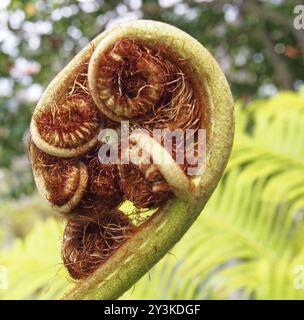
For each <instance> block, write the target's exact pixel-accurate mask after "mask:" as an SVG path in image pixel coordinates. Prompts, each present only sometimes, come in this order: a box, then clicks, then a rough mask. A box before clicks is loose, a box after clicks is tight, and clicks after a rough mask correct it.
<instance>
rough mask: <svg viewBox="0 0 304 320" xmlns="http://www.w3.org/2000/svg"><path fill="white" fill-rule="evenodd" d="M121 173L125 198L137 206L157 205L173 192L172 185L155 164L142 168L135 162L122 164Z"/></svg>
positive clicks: (148, 206) (121, 183) (121, 184)
mask: <svg viewBox="0 0 304 320" xmlns="http://www.w3.org/2000/svg"><path fill="white" fill-rule="evenodd" d="M119 174H120V186H121V190H122V191H123V193H124V196H125V198H126V199H127V200H130V201H132V202H133V204H134V205H135V207H137V208H150V207H157V206H158V205H159V204H161V203H162V202H164V201H166V200H167V199H168V198H169V196H170V194H171V190H170V187H169V186H168V185H167V183H166V181H165V180H164V178H163V177H162V175H161V174H160V172H159V171H158V170H157V168H156V167H155V166H154V165H147V166H142V167H141V169H140V168H139V167H138V166H136V165H134V164H125V165H120V166H119Z"/></svg>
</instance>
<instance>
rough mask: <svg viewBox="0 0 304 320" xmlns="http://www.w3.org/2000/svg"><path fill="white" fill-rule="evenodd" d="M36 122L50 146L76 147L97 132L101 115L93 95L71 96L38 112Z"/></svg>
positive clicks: (35, 117) (40, 132)
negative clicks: (90, 96) (91, 96)
mask: <svg viewBox="0 0 304 320" xmlns="http://www.w3.org/2000/svg"><path fill="white" fill-rule="evenodd" d="M34 121H35V123H36V126H37V128H38V131H39V134H40V135H41V136H42V137H43V139H44V140H45V141H46V142H48V143H49V144H50V145H52V146H56V147H60V148H77V147H79V146H81V145H83V144H85V143H86V142H88V141H90V140H91V139H92V138H93V137H94V136H95V135H96V134H98V131H99V129H100V123H101V117H100V112H99V110H98V109H97V107H96V106H95V104H94V103H93V100H92V99H91V98H89V97H85V96H83V97H77V96H71V97H67V98H66V99H65V100H64V101H63V102H61V103H60V104H55V103H54V104H52V105H50V106H49V107H47V108H45V109H43V110H42V111H39V112H37V114H36V115H35V116H34Z"/></svg>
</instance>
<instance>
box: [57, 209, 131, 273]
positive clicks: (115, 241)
mask: <svg viewBox="0 0 304 320" xmlns="http://www.w3.org/2000/svg"><path fill="white" fill-rule="evenodd" d="M135 230H136V227H135V226H133V225H132V223H131V222H130V220H129V219H128V217H127V216H125V215H124V214H123V213H122V212H121V211H119V210H115V211H113V212H110V213H108V214H105V215H103V216H100V217H99V218H94V219H90V218H86V219H83V220H81V219H80V220H79V219H75V220H73V219H72V220H69V221H68V223H67V225H66V228H65V231H64V237H63V242H62V258H63V262H64V265H65V267H66V268H67V270H68V272H69V274H70V275H71V277H72V278H74V279H83V278H86V277H88V276H89V275H91V274H92V273H93V272H94V271H95V270H96V269H97V268H98V267H99V266H100V265H101V264H103V263H104V262H106V261H107V259H109V257H110V256H111V255H112V254H113V253H114V252H115V250H117V249H118V248H119V247H120V246H121V245H122V244H123V243H124V242H125V241H126V240H127V239H128V238H129V237H130V236H131V235H132V233H134V232H135Z"/></svg>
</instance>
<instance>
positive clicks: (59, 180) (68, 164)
mask: <svg viewBox="0 0 304 320" xmlns="http://www.w3.org/2000/svg"><path fill="white" fill-rule="evenodd" d="M29 156H30V160H31V162H32V166H33V168H34V170H36V171H37V172H38V173H39V174H40V175H41V176H42V177H43V179H44V182H45V188H46V190H47V194H48V199H47V200H48V201H49V202H50V203H51V204H53V205H56V206H62V205H64V204H65V203H67V202H68V201H69V200H70V199H71V198H72V197H73V195H74V194H75V192H76V190H77V188H78V186H79V182H80V167H79V162H77V161H76V160H75V159H61V158H57V157H54V156H51V155H48V154H46V153H45V152H43V151H41V150H40V149H38V148H37V147H36V146H35V145H34V144H33V142H32V140H31V139H30V141H29Z"/></svg>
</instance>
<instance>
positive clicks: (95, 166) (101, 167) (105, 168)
mask: <svg viewBox="0 0 304 320" xmlns="http://www.w3.org/2000/svg"><path fill="white" fill-rule="evenodd" d="M84 161H86V165H87V169H88V174H89V179H88V186H87V189H86V192H85V194H84V196H83V198H82V199H81V201H80V203H79V205H78V206H77V207H76V208H75V209H74V212H75V213H77V214H81V215H86V216H90V217H91V216H100V215H102V214H104V213H107V212H109V211H110V210H111V209H113V208H114V207H116V206H117V205H118V204H119V203H121V202H122V199H123V195H122V192H121V190H120V187H119V175H118V169H117V165H114V164H101V163H100V162H99V159H98V157H97V155H96V151H95V153H92V152H91V153H89V154H88V155H86V156H85V157H84Z"/></svg>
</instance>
